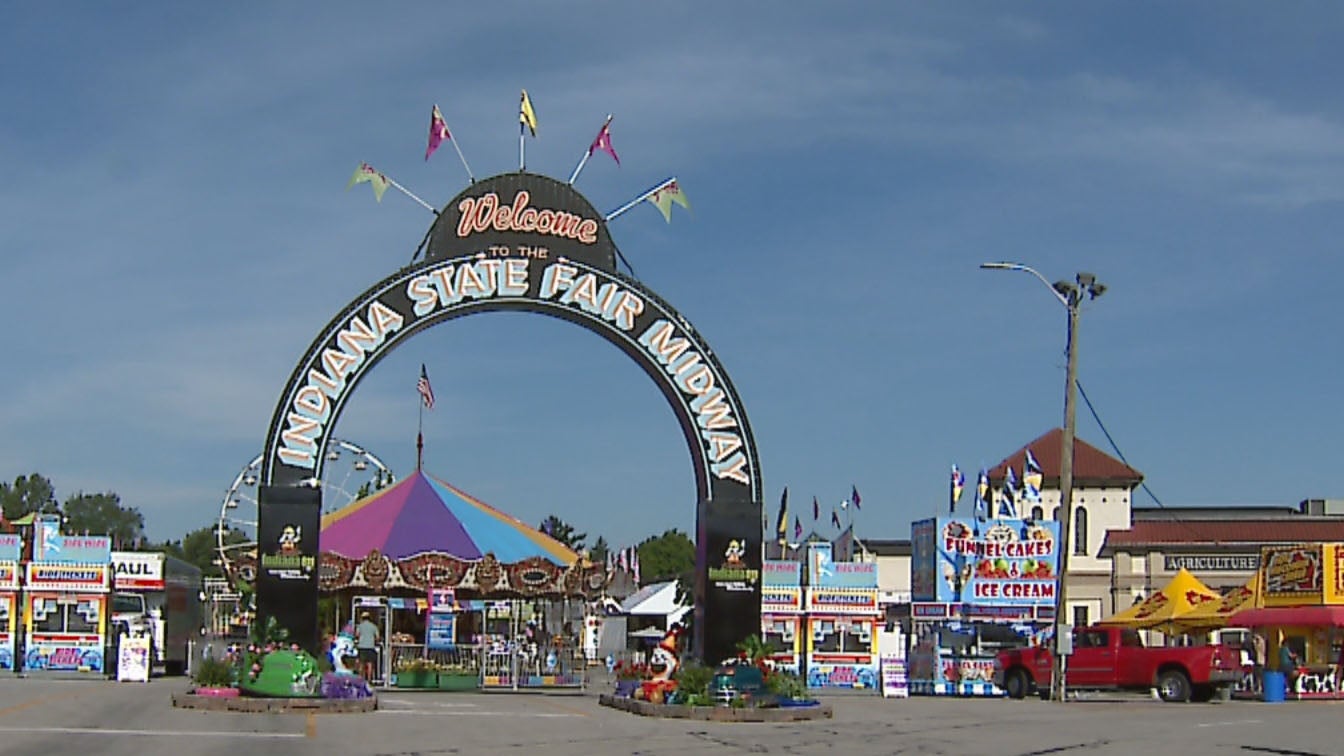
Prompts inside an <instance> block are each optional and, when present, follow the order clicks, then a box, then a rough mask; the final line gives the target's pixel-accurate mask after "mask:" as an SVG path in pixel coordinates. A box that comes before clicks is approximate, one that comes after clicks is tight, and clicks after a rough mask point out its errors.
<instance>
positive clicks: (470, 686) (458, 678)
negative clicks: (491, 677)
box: [438, 672, 481, 690]
mask: <svg viewBox="0 0 1344 756" xmlns="http://www.w3.org/2000/svg"><path fill="white" fill-rule="evenodd" d="M438 687H439V690H476V689H478V688H480V687H481V678H480V677H478V676H476V675H460V674H450V673H447V672H440V673H439V680H438Z"/></svg>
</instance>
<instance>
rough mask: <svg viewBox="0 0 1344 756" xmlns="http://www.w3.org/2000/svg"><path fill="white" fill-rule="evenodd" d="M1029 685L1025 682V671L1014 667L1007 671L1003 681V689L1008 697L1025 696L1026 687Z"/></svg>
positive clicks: (1018, 698)
mask: <svg viewBox="0 0 1344 756" xmlns="http://www.w3.org/2000/svg"><path fill="white" fill-rule="evenodd" d="M1029 687H1031V686H1030V685H1029V684H1028V682H1027V673H1026V672H1023V671H1022V670H1020V669H1015V670H1013V671H1011V672H1009V673H1008V678H1007V679H1006V680H1004V681H1003V689H1004V691H1006V692H1007V693H1008V697H1009V698H1012V699H1017V700H1021V699H1023V698H1026V697H1027V688H1029Z"/></svg>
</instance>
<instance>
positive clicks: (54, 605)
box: [23, 523, 112, 672]
mask: <svg viewBox="0 0 1344 756" xmlns="http://www.w3.org/2000/svg"><path fill="white" fill-rule="evenodd" d="M36 530H37V533H36V537H35V543H34V545H33V561H31V562H29V563H28V569H27V576H26V580H25V581H24V600H23V605H24V633H25V638H24V640H25V651H24V662H23V666H24V669H25V670H28V671H36V670H43V671H78V672H102V671H104V669H105V667H104V662H105V660H104V656H103V655H104V650H105V649H106V647H107V625H108V623H107V616H108V612H107V601H108V593H109V588H110V586H111V573H112V543H111V539H109V538H108V537H107V536H62V535H60V534H59V533H58V532H57V529H56V527H55V523H39V525H38V527H37V528H36Z"/></svg>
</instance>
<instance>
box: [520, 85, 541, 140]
mask: <svg viewBox="0 0 1344 756" xmlns="http://www.w3.org/2000/svg"><path fill="white" fill-rule="evenodd" d="M518 122H519V123H522V124H524V125H526V126H527V130H528V131H530V132H532V136H533V137H535V136H536V135H537V111H535V110H533V109H532V98H530V97H528V96H527V90H526V89H524V90H523V99H522V102H521V103H519V105H518Z"/></svg>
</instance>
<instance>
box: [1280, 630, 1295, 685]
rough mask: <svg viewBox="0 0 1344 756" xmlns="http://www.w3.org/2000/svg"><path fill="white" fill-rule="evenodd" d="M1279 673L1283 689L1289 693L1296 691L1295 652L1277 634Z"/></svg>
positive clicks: (1281, 636) (1285, 640) (1281, 635)
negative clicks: (1283, 685) (1282, 679)
mask: <svg viewBox="0 0 1344 756" xmlns="http://www.w3.org/2000/svg"><path fill="white" fill-rule="evenodd" d="M1279 672H1280V673H1282V674H1283V677H1284V682H1285V687H1284V689H1285V690H1287V691H1289V692H1292V691H1295V690H1297V676H1298V671H1297V652H1296V651H1293V647H1292V646H1290V645H1288V641H1287V639H1285V638H1284V637H1283V634H1282V633H1280V634H1279Z"/></svg>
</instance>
